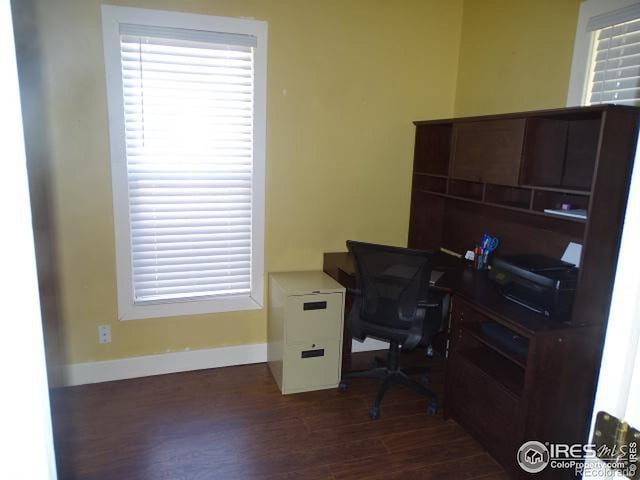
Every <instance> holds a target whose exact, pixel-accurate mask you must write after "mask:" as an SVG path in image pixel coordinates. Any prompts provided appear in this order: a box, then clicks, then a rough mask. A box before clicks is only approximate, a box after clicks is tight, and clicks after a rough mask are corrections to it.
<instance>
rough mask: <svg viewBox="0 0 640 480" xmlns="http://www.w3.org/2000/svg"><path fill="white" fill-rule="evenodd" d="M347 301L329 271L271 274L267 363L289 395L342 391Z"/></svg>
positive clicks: (343, 292)
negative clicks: (343, 330)
mask: <svg viewBox="0 0 640 480" xmlns="http://www.w3.org/2000/svg"><path fill="white" fill-rule="evenodd" d="M344 298H345V289H344V287H343V286H342V285H340V284H339V283H338V282H336V281H335V280H334V279H332V278H331V277H329V276H328V275H327V274H325V273H324V272H320V271H317V272H316V271H313V272H283V273H271V274H270V275H269V320H268V343H267V360H268V362H269V368H270V369H271V373H272V374H273V377H274V378H275V380H276V383H277V384H278V387H280V391H281V392H282V393H283V394H287V393H298V392H307V391H310V390H322V389H325V388H334V387H337V386H338V383H339V382H340V367H341V359H342V323H343V317H344V315H343V312H344Z"/></svg>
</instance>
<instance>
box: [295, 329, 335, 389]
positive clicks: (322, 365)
mask: <svg viewBox="0 0 640 480" xmlns="http://www.w3.org/2000/svg"><path fill="white" fill-rule="evenodd" d="M340 361H341V349H340V340H330V341H327V342H320V343H300V344H296V345H290V344H289V345H286V346H285V353H284V378H285V380H284V385H283V393H297V392H304V391H308V390H317V389H319V388H332V387H337V386H338V383H339V381H340Z"/></svg>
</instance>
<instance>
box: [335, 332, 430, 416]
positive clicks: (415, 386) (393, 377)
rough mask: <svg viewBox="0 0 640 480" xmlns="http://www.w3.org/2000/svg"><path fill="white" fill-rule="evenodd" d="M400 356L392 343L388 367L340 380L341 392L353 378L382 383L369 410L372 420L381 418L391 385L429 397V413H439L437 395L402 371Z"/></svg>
mask: <svg viewBox="0 0 640 480" xmlns="http://www.w3.org/2000/svg"><path fill="white" fill-rule="evenodd" d="M398 354H399V346H398V344H396V343H392V344H391V345H390V346H389V352H388V359H387V362H386V366H374V367H373V368H371V369H369V370H358V371H355V372H349V373H345V374H344V375H342V379H341V380H340V385H339V388H340V390H346V389H347V381H348V380H350V379H352V378H373V379H377V380H381V381H382V384H381V385H380V388H378V393H377V395H376V398H375V400H374V402H373V406H372V407H371V409H370V410H369V416H370V417H371V419H372V420H377V419H378V418H380V404H381V403H382V399H383V398H384V394H385V393H386V391H387V389H388V388H389V387H390V386H391V385H402V386H404V387H406V388H408V389H410V390H413V391H414V392H416V393H418V394H420V395H422V396H424V397H427V398H428V399H429V400H430V401H429V404H428V406H427V412H428V413H430V414H435V413H437V411H438V401H437V396H436V394H435V393H434V392H432V391H431V390H429V389H428V388H427V387H425V386H424V385H422V384H420V383H418V382H416V381H415V380H412V379H411V378H409V376H408V375H407V372H406V371H405V370H404V369H401V368H400V367H399V365H398ZM376 363H380V362H376Z"/></svg>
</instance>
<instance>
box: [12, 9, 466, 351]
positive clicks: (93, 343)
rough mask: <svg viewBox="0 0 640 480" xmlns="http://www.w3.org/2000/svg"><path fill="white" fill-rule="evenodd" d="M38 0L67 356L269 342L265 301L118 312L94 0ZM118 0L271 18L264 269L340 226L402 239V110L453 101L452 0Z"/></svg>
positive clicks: (284, 264) (307, 265) (305, 258)
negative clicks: (217, 310)
mask: <svg viewBox="0 0 640 480" xmlns="http://www.w3.org/2000/svg"><path fill="white" fill-rule="evenodd" d="M20 1H21V2H31V1H32V0H20ZM33 1H34V3H35V12H34V13H33V15H34V16H33V18H30V19H29V22H26V23H30V24H31V25H32V27H33V28H34V29H35V30H34V31H35V33H37V35H36V36H35V37H34V38H36V39H37V40H36V41H37V42H38V45H37V48H34V50H38V49H39V50H41V52H40V53H41V55H40V57H41V58H42V64H41V65H38V68H35V69H33V70H34V71H38V70H40V71H41V72H42V73H41V74H42V81H41V82H40V84H41V85H43V86H44V92H43V97H42V99H43V100H42V114H43V115H46V124H47V125H48V129H49V132H48V135H47V138H48V140H47V142H48V143H49V145H48V151H50V152H51V158H50V159H49V160H50V164H51V165H52V169H51V172H50V175H51V177H50V178H51V185H52V198H53V202H52V203H53V205H52V210H53V216H54V222H53V223H54V224H55V240H56V242H55V244H56V248H57V259H56V260H57V269H58V273H59V292H60V294H59V295H60V302H59V303H60V310H61V312H60V313H61V318H62V331H63V335H62V336H63V343H64V345H63V347H64V349H63V350H64V358H63V359H61V362H62V363H79V362H89V361H97V360H106V359H114V358H122V357H129V356H137V355H146V354H153V353H163V352H166V351H180V350H184V349H199V348H209V347H215V346H221V345H234V344H245V343H255V342H263V341H264V340H265V333H266V315H265V312H264V311H252V312H240V313H234V314H218V315H201V316H195V317H189V318H165V319H151V320H137V321H129V322H119V321H118V320H117V312H116V290H115V270H114V263H115V261H114V243H113V212H112V206H111V188H110V185H111V182H110V170H109V152H108V133H107V110H106V98H105V78H104V67H103V53H102V42H101V27H100V8H99V4H100V2H99V1H98V0H33ZM112 3H117V4H123V5H125V4H126V5H129V6H137V7H148V8H158V9H169V10H170V9H176V8H179V9H180V10H181V11H188V12H195V13H205V14H214V15H225V16H250V17H255V18H257V19H261V20H266V21H267V22H268V23H269V52H268V98H267V102H268V113H267V122H268V127H267V189H266V200H267V206H266V270H267V271H282V270H290V269H291V270H301V269H319V268H321V266H322V252H325V251H332V250H333V251H335V250H343V249H344V248H345V246H344V241H345V240H346V239H348V238H357V239H361V240H370V241H377V242H384V243H392V244H404V243H405V242H406V234H407V226H408V211H409V188H410V169H411V162H412V149H413V127H412V125H411V121H412V120H415V119H422V118H437V117H448V116H451V115H452V114H453V107H454V95H455V87H456V70H457V65H458V51H459V48H458V47H459V39H460V23H461V17H462V2H461V0H460V1H450V0H447V1H441V0H433V1H426V0H413V1H411V0H402V1H385V2H383V1H372V0H272V1H266V0H180V1H177V0H166V1H165V0H155V1H154V0H146V1H127V2H125V1H118V2H112ZM40 57H33V58H26V59H23V60H24V62H25V63H28V62H30V61H32V62H35V61H39V60H38V59H39V58H40ZM36 83H37V82H36ZM285 92H286V93H285ZM32 93H33V94H34V95H35V94H36V93H37V92H29V91H27V92H23V95H31V94H32ZM27 141H31V142H37V141H38V139H37V138H27ZM100 324H109V325H111V327H112V332H113V333H112V336H113V342H112V343H111V344H109V345H99V344H98V341H97V326H98V325H100Z"/></svg>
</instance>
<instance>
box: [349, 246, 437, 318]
mask: <svg viewBox="0 0 640 480" xmlns="http://www.w3.org/2000/svg"><path fill="white" fill-rule="evenodd" d="M347 248H348V249H349V251H350V252H351V254H352V255H353V256H354V259H355V261H356V281H357V285H358V288H359V289H360V291H361V292H362V296H361V305H360V311H359V316H360V318H361V319H362V320H364V321H365V322H368V323H373V324H377V325H381V326H385V327H390V328H396V329H403V330H408V329H410V328H411V327H412V325H413V324H414V323H415V320H416V315H417V313H418V305H419V304H420V303H427V300H428V290H429V280H430V277H431V261H430V260H431V254H430V253H429V252H423V251H418V250H410V249H407V248H400V247H391V246H387V245H376V244H371V243H362V242H355V241H353V240H348V241H347ZM422 313H423V315H424V309H423V312H422Z"/></svg>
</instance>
